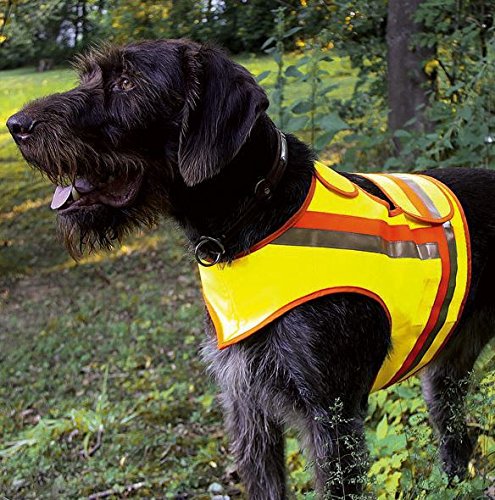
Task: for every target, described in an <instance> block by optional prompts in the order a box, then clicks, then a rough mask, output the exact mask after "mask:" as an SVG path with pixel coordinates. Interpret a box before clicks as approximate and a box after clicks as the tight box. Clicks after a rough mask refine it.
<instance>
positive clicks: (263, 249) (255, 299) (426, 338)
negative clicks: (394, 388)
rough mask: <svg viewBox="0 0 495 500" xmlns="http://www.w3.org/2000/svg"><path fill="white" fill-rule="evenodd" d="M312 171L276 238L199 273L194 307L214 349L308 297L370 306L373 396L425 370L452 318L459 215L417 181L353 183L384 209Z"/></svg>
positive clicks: (463, 274) (461, 225)
mask: <svg viewBox="0 0 495 500" xmlns="http://www.w3.org/2000/svg"><path fill="white" fill-rule="evenodd" d="M315 169H316V171H315V176H314V177H313V181H312V186H311V189H310V191H309V193H308V196H307V198H306V201H305V203H304V205H303V206H302V207H301V209H300V210H299V211H298V212H297V213H296V214H295V215H294V216H293V217H292V218H291V219H290V220H289V221H287V223H286V224H285V225H284V226H283V227H282V228H281V229H280V230H278V231H277V232H276V233H274V234H272V235H270V236H269V237H267V238H265V239H264V240H263V241H261V242H260V243H258V244H257V245H255V246H254V247H253V248H251V249H250V250H249V252H247V253H246V254H244V255H241V256H239V257H238V258H236V259H235V260H234V261H233V262H232V263H231V264H229V265H225V264H219V265H215V266H212V267H202V266H200V275H201V282H202V286H203V294H204V298H205V301H206V305H207V308H208V311H209V313H210V315H211V318H212V320H213V323H214V325H215V329H216V333H217V337H218V346H219V348H220V349H221V348H224V347H227V346H229V345H231V344H234V343H236V342H239V341H240V340H242V339H245V338H246V337H248V336H249V335H251V334H253V333H255V332H256V331H258V330H260V329H261V328H262V327H263V326H265V325H267V324H269V323H270V322H272V321H273V320H274V319H276V318H277V317H279V316H281V315H282V314H284V313H285V312H287V311H288V310H290V309H292V308H294V307H296V306H298V305H300V304H302V303H304V302H306V301H309V300H311V299H314V298H316V297H321V296H324V295H329V294H332V293H340V292H355V293H360V294H363V295H366V296H368V297H372V298H373V299H375V300H376V301H378V302H379V303H380V304H381V305H382V307H383V309H384V310H385V312H386V313H387V315H388V317H389V320H390V324H391V335H392V347H391V351H390V352H389V355H388V356H387V358H386V359H385V361H384V362H383V365H382V366H381V368H380V371H379V373H378V375H377V377H376V380H375V382H374V385H373V390H378V389H381V388H383V387H387V386H389V385H391V384H393V383H395V382H398V381H401V380H404V379H405V378H407V377H408V376H410V375H412V374H413V373H415V372H417V371H418V370H419V369H420V368H422V367H423V366H425V365H426V364H427V363H428V362H429V361H431V360H432V359H433V358H434V357H435V355H436V354H437V353H438V352H439V350H440V349H441V348H442V346H443V345H444V344H445V342H446V341H447V339H448V337H449V334H450V333H451V332H452V330H453V328H454V326H455V325H456V323H457V321H458V319H459V317H460V314H461V312H462V308H463V305H464V301H465V299H466V296H467V293H468V289H469V281H470V260H471V259H470V247H469V233H468V228H467V225H466V221H465V217H464V213H463V210H462V207H461V206H460V204H459V201H458V200H457V198H456V196H455V195H454V194H453V193H452V191H450V189H448V188H447V187H446V186H445V185H443V184H442V183H440V182H439V181H437V180H436V179H433V178H431V177H427V176H425V175H412V174H362V175H364V177H366V178H367V179H369V180H370V181H371V182H373V183H374V184H376V185H377V186H378V187H379V188H380V189H381V190H382V191H383V192H384V193H385V194H386V195H387V197H388V198H389V199H390V200H392V202H393V203H394V205H395V207H394V208H393V209H392V208H391V207H390V206H389V204H388V203H387V202H385V201H383V200H381V199H379V198H377V197H375V196H373V195H371V194H370V193H368V192H367V191H365V190H363V189H361V188H360V187H359V186H357V185H356V184H354V183H353V182H351V181H350V180H349V179H347V178H346V177H344V176H342V175H340V174H338V173H337V172H335V171H334V170H332V169H330V168H328V167H326V166H325V165H323V164H321V163H319V162H317V163H316V165H315ZM329 342H331V339H329Z"/></svg>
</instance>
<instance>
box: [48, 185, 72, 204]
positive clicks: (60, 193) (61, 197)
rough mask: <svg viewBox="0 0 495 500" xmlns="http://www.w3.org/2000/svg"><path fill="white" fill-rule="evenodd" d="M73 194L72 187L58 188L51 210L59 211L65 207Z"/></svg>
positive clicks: (54, 194)
mask: <svg viewBox="0 0 495 500" xmlns="http://www.w3.org/2000/svg"><path fill="white" fill-rule="evenodd" d="M71 192H72V186H71V185H69V186H57V187H56V188H55V192H54V193H53V198H52V203H51V205H50V208H51V209H52V210H57V208H60V207H62V206H63V205H65V202H66V201H67V200H68V199H69V198H70V193H71Z"/></svg>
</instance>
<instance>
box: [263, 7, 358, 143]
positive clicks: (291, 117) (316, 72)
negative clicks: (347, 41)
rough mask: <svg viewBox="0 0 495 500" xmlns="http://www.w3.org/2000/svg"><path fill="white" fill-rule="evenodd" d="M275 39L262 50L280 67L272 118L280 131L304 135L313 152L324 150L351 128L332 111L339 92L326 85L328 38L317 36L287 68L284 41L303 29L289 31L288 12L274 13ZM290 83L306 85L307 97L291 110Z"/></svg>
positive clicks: (326, 33) (333, 87)
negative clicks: (287, 90)
mask: <svg viewBox="0 0 495 500" xmlns="http://www.w3.org/2000/svg"><path fill="white" fill-rule="evenodd" d="M274 21H275V30H274V35H273V36H272V37H270V38H268V39H267V40H266V42H265V43H264V44H263V46H262V48H263V49H265V52H267V53H268V54H271V55H272V57H273V59H274V61H275V62H276V64H277V75H276V80H275V90H274V91H273V93H272V95H271V100H272V102H273V103H274V107H275V112H274V113H272V116H274V118H275V123H276V124H277V126H278V127H279V128H281V129H282V130H284V131H286V132H292V133H294V132H301V133H302V134H303V135H305V137H307V139H308V140H309V142H310V144H311V145H312V146H313V148H314V149H315V150H317V151H321V150H323V149H324V148H325V147H326V146H327V145H328V144H329V143H330V142H331V140H332V139H333V138H334V136H335V135H336V134H337V133H338V132H340V131H342V130H345V129H347V128H349V127H348V125H347V124H346V123H345V122H344V121H343V120H342V119H341V118H340V117H339V115H338V114H337V113H335V112H333V111H331V108H330V99H329V95H330V93H331V92H333V91H334V90H336V89H337V88H338V85H336V84H331V85H328V84H327V80H328V79H329V76H330V71H329V69H328V68H327V67H325V66H323V63H325V62H327V63H331V62H332V61H333V60H332V57H331V56H330V53H329V45H330V41H329V34H328V32H327V31H325V30H324V31H322V32H321V33H320V34H319V35H318V36H315V37H313V38H312V39H311V40H309V41H307V42H306V43H305V44H304V50H303V55H302V57H300V58H298V60H297V61H296V62H295V64H290V65H288V66H287V65H286V62H285V57H284V40H286V39H288V38H290V37H292V36H294V35H295V34H296V33H298V32H299V31H300V30H301V27H299V26H296V27H290V28H289V27H288V26H287V19H286V15H285V8H279V9H277V10H276V11H274ZM269 74H270V72H269V71H265V72H264V73H263V74H262V75H259V76H258V81H262V80H263V79H264V78H266V77H267V76H269ZM288 82H290V83H291V84H292V85H298V84H305V85H306V86H307V88H308V90H309V92H308V95H307V96H306V94H304V95H305V97H302V98H301V97H299V98H298V99H296V100H295V101H294V102H292V103H291V105H290V106H287V103H286V100H285V88H286V86H287V84H288Z"/></svg>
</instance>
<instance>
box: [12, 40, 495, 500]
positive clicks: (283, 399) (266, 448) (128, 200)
mask: <svg viewBox="0 0 495 500" xmlns="http://www.w3.org/2000/svg"><path fill="white" fill-rule="evenodd" d="M76 68H77V70H78V72H79V76H80V83H79V85H78V86H77V87H76V88H74V89H72V90H70V91H68V92H65V93H61V94H54V95H51V96H48V97H46V98H42V99H39V100H36V101H34V102H31V103H28V104H27V105H26V106H25V107H24V108H23V109H22V110H21V111H20V112H18V113H17V114H15V115H13V116H12V117H10V118H9V120H8V122H7V126H8V128H9V130H10V132H11V134H12V136H13V138H14V139H15V141H16V143H17V145H18V146H19V148H20V151H21V152H22V154H23V156H24V158H25V159H26V161H27V162H28V163H29V164H30V165H32V166H34V167H35V168H36V169H38V170H40V171H41V172H43V174H45V175H46V176H47V177H48V178H49V179H50V180H51V181H52V182H53V183H54V184H55V185H57V188H56V193H55V195H54V197H53V200H52V208H53V209H54V210H56V211H57V214H58V224H59V229H60V231H61V234H62V235H63V238H64V241H65V244H66V246H67V249H68V251H69V252H70V254H71V255H72V256H73V257H75V258H78V257H79V256H80V255H81V254H82V252H84V251H86V250H88V251H94V250H98V249H100V248H110V247H111V246H112V245H113V244H114V242H115V241H118V240H120V239H121V238H123V237H124V236H125V235H126V233H128V232H130V231H132V230H134V229H135V228H136V227H141V226H150V225H152V224H154V223H155V222H156V221H157V219H158V218H159V217H162V216H167V217H172V218H173V219H175V221H176V222H177V223H178V225H179V226H180V228H182V230H183V231H184V233H185V235H186V237H187V239H188V241H189V242H190V244H191V252H192V254H194V255H195V256H196V258H197V260H198V261H199V262H200V263H201V264H202V265H205V266H213V267H215V266H220V267H222V266H224V267H228V266H229V264H231V263H235V261H236V259H237V258H238V256H239V255H245V254H246V253H247V252H248V251H249V249H252V248H253V247H254V246H255V245H257V244H259V242H260V241H263V240H264V239H265V238H267V237H269V236H270V235H272V234H273V233H275V232H276V231H277V230H279V228H281V227H283V226H284V224H286V223H287V221H289V220H291V218H293V217H294V216H295V214H297V213H298V211H299V210H300V208H301V206H302V205H303V204H304V202H305V200H306V198H307V196H308V192H309V190H310V189H311V185H312V182H314V180H313V179H314V177H315V155H314V154H313V153H312V151H311V150H310V149H309V148H308V147H307V146H306V145H305V144H303V143H302V142H301V141H299V140H298V139H297V138H295V137H294V136H292V135H287V136H284V135H283V134H281V133H280V132H279V131H278V130H277V128H276V127H275V125H274V124H273V122H272V121H271V120H270V118H269V117H268V115H267V113H266V110H267V107H268V99H267V96H266V94H265V92H264V91H263V89H262V88H261V87H260V86H259V85H258V84H257V82H256V81H255V79H254V78H253V77H252V76H251V75H250V74H249V72H248V71H247V70H246V69H244V68H243V67H242V66H240V65H238V64H237V63H235V62H233V61H232V60H231V59H229V58H228V57H227V56H226V55H225V54H224V53H223V52H222V51H221V50H219V49H217V48H214V47H210V46H205V45H200V44H196V43H194V42H191V41H187V40H167V41H148V42H142V43H136V44H131V45H128V46H125V47H122V48H119V47H113V46H103V47H101V48H99V49H94V50H92V51H90V52H89V53H87V54H85V55H83V56H80V57H79V58H78V60H77V62H76ZM426 174H427V175H428V176H429V177H430V178H433V179H436V180H438V181H439V182H441V183H442V185H444V186H447V187H448V188H449V189H450V190H451V191H452V192H453V193H455V195H456V197H457V198H458V200H459V201H460V204H461V205H462V208H463V210H464V214H465V219H466V220H467V224H468V227H469V234H470V236H469V241H470V246H471V257H470V266H471V282H470V286H469V289H468V293H467V297H466V299H465V303H464V304H463V310H462V315H461V317H460V321H459V322H458V324H457V325H456V327H455V329H454V331H453V333H452V335H451V336H450V337H449V342H448V344H447V345H446V346H445V347H444V348H443V349H442V350H441V352H440V354H438V355H437V356H436V357H435V358H434V359H433V360H432V361H431V362H430V363H429V365H428V366H427V367H426V368H425V369H423V373H422V379H423V388H424V395H425V398H426V401H427V404H428V407H429V412H430V416H431V421H432V423H433V424H434V426H435V427H436V429H437V431H438V434H439V441H440V451H441V460H442V464H443V468H444V470H445V471H446V472H447V474H448V475H449V476H450V477H453V476H455V475H457V476H459V477H463V476H464V474H465V472H466V469H467V465H468V461H469V458H470V456H471V453H472V450H473V443H472V442H471V440H470V438H469V436H468V434H467V430H466V425H465V423H462V425H456V426H454V427H453V426H451V425H450V424H449V422H451V420H452V419H453V418H455V417H456V415H457V414H459V413H460V414H462V411H463V410H462V408H463V399H464V396H465V391H466V384H461V383H460V382H461V381H462V380H464V379H465V378H466V377H467V376H468V375H469V373H470V371H471V369H472V368H473V364H474V362H475V360H476V358H477V356H478V354H479V353H480V351H481V350H482V348H483V347H484V346H485V345H486V344H487V343H488V341H489V340H490V338H491V337H492V335H493V332H492V325H493V322H494V321H495V301H494V299H493V298H492V297H493V294H492V293H491V285H492V283H493V282H494V280H495V258H494V256H493V255H494V253H495V197H494V196H493V193H495V172H492V171H489V170H484V169H473V170H470V169H463V168H458V169H457V168H456V169H453V168H449V169H438V170H431V171H428V172H426ZM343 178H344V179H345V181H343V182H351V183H352V184H354V185H355V186H357V187H358V188H359V189H361V190H362V191H363V192H366V193H369V194H370V195H372V196H373V197H374V198H376V199H381V200H382V201H383V202H385V203H392V201H391V200H390V199H389V197H388V196H387V194H386V193H384V191H383V190H382V189H380V188H379V187H377V185H375V184H374V183H373V182H371V181H370V180H369V179H367V178H366V177H363V176H360V175H357V174H345V175H344V177H343ZM260 179H261V180H262V182H261V183H260ZM267 179H268V180H269V182H267ZM210 235H211V236H210ZM329 265H331V263H329ZM205 269H206V268H205ZM253 295H257V293H256V291H253ZM205 325H206V334H207V335H206V341H205V343H204V346H203V351H202V352H203V356H204V359H205V361H206V363H207V365H208V366H209V369H210V371H211V373H212V374H213V376H214V377H215V379H216V381H217V383H218V386H219V387H220V398H221V402H222V405H223V409H224V411H225V421H226V427H227V430H228V433H229V435H230V440H231V446H232V451H233V454H234V456H235V459H236V463H237V468H238V471H239V474H240V476H241V478H242V480H243V482H244V484H245V488H246V491H247V494H248V496H249V498H251V499H260V500H261V499H262V500H268V499H273V500H275V499H277V500H278V499H283V498H287V489H286V473H285V462H284V428H285V426H287V425H290V426H293V427H295V428H296V429H297V431H298V432H299V433H300V435H301V437H302V442H303V445H304V447H305V448H306V450H307V451H308V454H309V456H310V457H311V459H312V461H313V462H314V464H315V483H316V489H317V491H318V492H319V494H320V495H322V496H326V495H329V496H331V497H332V498H333V497H344V496H346V495H352V494H357V493H359V492H361V491H362V489H363V481H364V479H363V476H364V477H365V475H366V463H365V462H366V460H365V459H356V456H357V455H360V456H361V457H366V447H365V440H364V433H363V419H364V418H365V415H366V409H367V400H368V395H369V393H370V390H371V388H372V386H373V382H374V380H375V378H376V376H377V373H378V372H379V370H380V367H381V366H382V364H383V363H384V360H385V359H386V357H387V355H388V353H389V351H390V349H391V343H392V340H391V325H390V318H389V317H388V316H387V314H386V312H385V311H384V308H383V307H382V306H381V305H380V304H379V303H378V301H377V300H374V298H373V297H370V296H367V295H364V294H359V293H353V292H352V291H350V292H349V291H343V292H340V293H332V294H329V295H324V296H318V297H314V298H312V299H311V300H308V301H305V302H304V303H301V304H299V305H297V306H296V307H294V308H291V309H289V310H287V311H285V312H284V313H283V314H281V315H279V316H278V317H276V318H274V319H273V321H270V322H269V323H267V324H265V325H262V327H261V328H260V329H259V331H257V332H256V333H255V334H253V335H250V336H248V337H247V338H245V339H243V340H241V341H239V342H236V343H234V344H233V345H231V346H229V347H227V348H225V349H218V347H217V339H216V332H215V327H214V324H213V321H212V318H211V315H210V314H206V322H205ZM336 404H337V405H338V410H339V415H340V418H339V419H335V406H336ZM342 436H348V437H349V439H344V440H342V439H340V437H342ZM339 439H340V441H339ZM335 478H338V480H337V481H336V480H335Z"/></svg>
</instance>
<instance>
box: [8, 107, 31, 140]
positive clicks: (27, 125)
mask: <svg viewBox="0 0 495 500" xmlns="http://www.w3.org/2000/svg"><path fill="white" fill-rule="evenodd" d="M35 123H36V122H35V120H33V119H32V118H30V117H29V116H28V115H27V114H26V113H24V112H22V111H21V112H19V113H16V114H15V115H12V116H11V117H10V118H9V119H8V120H7V128H8V129H9V130H10V133H11V134H12V136H13V137H14V139H16V140H20V141H22V140H24V139H26V138H27V137H29V135H31V132H32V131H33V128H34V125H35Z"/></svg>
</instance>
